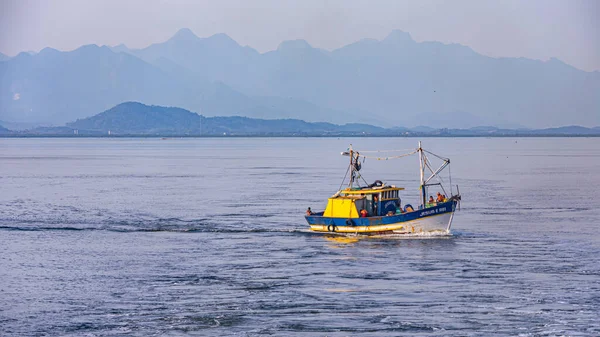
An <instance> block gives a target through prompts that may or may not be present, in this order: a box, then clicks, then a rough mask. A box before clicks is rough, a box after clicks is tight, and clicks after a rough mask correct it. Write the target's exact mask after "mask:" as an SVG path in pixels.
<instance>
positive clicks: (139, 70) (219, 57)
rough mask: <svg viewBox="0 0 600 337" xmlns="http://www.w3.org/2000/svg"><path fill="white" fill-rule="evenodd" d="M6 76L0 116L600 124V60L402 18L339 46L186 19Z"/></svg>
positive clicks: (23, 59)
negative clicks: (492, 41) (173, 114)
mask: <svg viewBox="0 0 600 337" xmlns="http://www.w3.org/2000/svg"><path fill="white" fill-rule="evenodd" d="M126 55H129V56H130V57H129V58H128V57H127V56H126ZM131 57H133V58H134V59H132V58H131ZM58 68H61V71H60V73H59V72H58V71H56V69H58ZM51 74H52V75H54V76H50V75H51ZM0 76H2V79H3V80H2V81H1V82H0V93H1V95H2V96H0V119H3V120H8V121H9V122H45V123H50V122H54V123H57V121H58V122H66V121H68V120H73V119H74V118H80V117H85V116H86V115H87V116H89V115H90V114H91V113H92V112H93V111H99V110H104V109H108V108H109V107H111V106H114V105H115V104H118V103H119V102H123V101H128V100H137V101H143V102H147V103H149V104H158V105H167V106H168V105H172V106H181V107H183V108H186V109H191V110H195V111H202V113H204V114H206V115H246V116H248V117H269V118H273V117H278V116H281V117H285V116H293V117H298V118H301V119H306V120H315V121H316V118H321V119H322V120H323V121H328V122H336V123H340V122H357V123H375V124H378V125H380V126H385V127H389V126H394V125H396V126H397V125H407V124H409V123H407V121H410V124H411V125H426V124H428V123H429V124H430V125H436V126H441V125H439V123H438V121H435V120H432V121H428V119H429V117H430V116H432V115H433V114H438V115H440V116H443V115H444V114H451V113H454V112H456V111H460V112H464V113H465V116H469V115H470V116H473V119H475V120H481V121H491V123H493V124H496V126H503V125H521V126H527V127H538V128H539V127H550V126H559V125H565V124H573V123H574V124H582V125H598V124H600V116H599V115H600V114H594V112H596V111H600V98H598V97H597V96H598V95H597V92H600V72H585V71H581V70H578V69H577V68H575V67H572V66H570V65H568V64H566V63H564V62H562V61H560V60H557V59H550V60H548V61H538V60H531V59H526V58H492V57H488V56H484V55H481V54H478V53H477V52H475V51H473V50H472V49H471V48H470V47H468V46H463V45H460V44H443V43H440V42H435V41H433V42H432V41H425V42H416V41H414V40H413V39H412V37H411V36H410V34H409V33H407V32H403V31H401V30H394V31H392V32H390V34H389V35H388V36H387V37H386V38H384V39H383V40H381V41H379V40H375V39H363V40H359V41H357V42H355V43H352V44H349V45H346V46H343V47H341V48H337V49H334V50H332V51H325V50H322V49H318V48H313V47H312V46H310V44H309V43H308V42H306V41H304V40H293V41H283V42H282V43H281V44H280V46H279V47H278V48H277V49H276V50H273V51H269V52H266V53H262V54H261V53H259V52H257V51H256V50H254V49H252V48H251V47H248V46H245V47H242V46H241V45H239V44H238V43H237V42H236V41H235V40H233V39H231V38H230V37H229V36H227V35H226V34H215V35H212V36H210V37H207V38H200V37H198V36H196V34H194V33H193V32H192V31H191V30H189V29H181V30H180V31H178V32H177V33H176V34H175V35H173V36H172V37H171V38H170V39H168V40H166V41H164V42H161V43H154V44H151V45H150V46H148V47H146V48H142V49H129V48H127V47H126V46H125V45H119V46H115V47H110V48H109V47H107V46H102V47H99V46H95V45H85V46H81V47H80V48H77V49H75V50H73V51H71V52H60V51H56V50H53V49H47V48H46V49H44V50H42V51H41V52H40V53H38V54H36V55H29V54H26V53H25V54H24V53H21V54H19V55H18V56H16V57H14V58H11V59H9V60H7V61H6V62H2V63H0ZM264 97H272V98H273V99H272V100H271V101H272V102H273V104H269V102H265V99H264ZM275 102H278V103H275ZM281 102H287V103H289V104H291V105H290V106H282V105H281V104H280V103H281ZM293 104H295V105H293ZM302 107H303V108H302ZM302 109H308V110H302ZM299 112H301V113H302V115H299ZM36 118H39V119H41V120H39V119H38V120H35V119H36ZM463 121H464V122H465V125H467V124H468V125H471V126H472V125H474V124H473V123H469V122H470V121H469V120H468V117H465V119H463ZM456 123H458V125H456V124H454V125H452V124H451V123H446V125H445V126H446V127H454V126H461V125H460V123H461V120H457V121H456ZM486 123H487V122H486ZM475 124H477V123H475Z"/></svg>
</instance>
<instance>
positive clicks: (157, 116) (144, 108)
mask: <svg viewBox="0 0 600 337" xmlns="http://www.w3.org/2000/svg"><path fill="white" fill-rule="evenodd" d="M201 123H202V117H201V116H200V115H198V114H195V113H193V112H190V111H187V110H184V109H181V108H169V107H162V106H148V105H144V104H141V103H137V102H126V103H121V104H119V105H117V106H115V107H113V108H111V109H109V110H106V111H104V112H102V113H99V114H97V115H95V116H92V117H88V118H85V119H79V120H77V121H75V122H72V123H68V124H67V126H68V127H69V128H72V129H81V130H89V131H102V132H107V131H112V132H114V133H117V134H118V133H124V134H145V133H150V134H151V133H182V134H185V133H189V132H196V131H198V130H200V128H201Z"/></svg>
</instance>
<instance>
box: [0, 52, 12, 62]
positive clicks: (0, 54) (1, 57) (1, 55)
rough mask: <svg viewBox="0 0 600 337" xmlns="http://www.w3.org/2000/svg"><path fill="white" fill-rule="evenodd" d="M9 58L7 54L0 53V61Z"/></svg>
mask: <svg viewBox="0 0 600 337" xmlns="http://www.w3.org/2000/svg"><path fill="white" fill-rule="evenodd" d="M9 58H10V57H8V56H7V55H4V54H2V53H0V62H2V61H6V60H8V59H9Z"/></svg>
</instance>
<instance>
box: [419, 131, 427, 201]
mask: <svg viewBox="0 0 600 337" xmlns="http://www.w3.org/2000/svg"><path fill="white" fill-rule="evenodd" d="M417 151H419V173H420V174H421V201H422V205H423V208H425V200H426V194H427V193H426V192H425V186H424V185H425V177H424V175H425V165H424V163H423V149H422V148H421V141H419V148H418V149H417Z"/></svg>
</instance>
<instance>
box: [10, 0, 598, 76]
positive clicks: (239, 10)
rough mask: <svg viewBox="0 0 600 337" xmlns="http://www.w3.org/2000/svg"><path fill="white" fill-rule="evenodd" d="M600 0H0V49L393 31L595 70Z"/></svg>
mask: <svg viewBox="0 0 600 337" xmlns="http://www.w3.org/2000/svg"><path fill="white" fill-rule="evenodd" d="M599 19H600V1H596V0H589V1H578V0H565V1H555V0H539V1H514V0H509V1H484V0H479V1H424V0H418V1H417V0H415V1H396V0H381V1H354V0H339V1H327V0H322V1H312V0H298V1H286V0H272V1H270V0H260V1H258V0H257V1H249V0H247V1H244V0H237V1H236V0H212V1H201V0H196V1H192V0H188V1H184V0H179V1H177V0H169V1H167V0H121V1H115V0H38V1H31V0H0V52H2V53H4V54H7V55H10V56H13V55H15V54H17V53H18V52H21V51H29V50H32V51H39V50H40V49H42V48H44V47H53V48H56V49H59V50H72V49H75V48H77V47H79V46H80V45H84V44H91V43H95V44H98V45H104V44H106V45H117V44H120V43H125V44H126V45H128V46H129V47H133V48H140V47H145V46H147V45H149V44H151V43H154V42H162V41H164V40H166V39H168V38H169V37H170V36H172V35H173V34H174V33H175V32H176V31H177V30H178V29H180V28H184V27H187V28H190V29H191V30H192V31H194V32H195V33H196V35H198V36H200V37H206V36H210V35H212V34H216V33H226V34H228V35H229V36H231V37H232V38H233V39H234V40H236V41H238V42H239V43H240V44H242V45H249V46H251V47H253V48H255V49H257V50H258V51H260V52H265V51H269V50H273V49H275V48H277V46H278V45H279V43H280V42H281V41H283V40H290V39H305V40H307V41H308V42H309V43H310V44H311V45H313V46H315V47H320V48H324V49H335V48H338V47H341V46H343V45H346V44H348V43H352V42H354V41H357V40H359V39H361V38H366V37H370V38H376V39H382V38H384V37H385V36H386V35H387V34H389V32H390V31H391V30H392V29H401V30H404V31H407V32H409V33H410V34H411V35H412V36H413V38H414V39H415V40H416V41H433V40H435V41H441V42H444V43H461V44H464V45H467V46H470V47H471V48H473V49H474V50H475V51H477V52H479V53H481V54H484V55H488V56H493V57H499V56H511V57H520V56H523V57H528V58H534V59H541V60H546V59H548V58H549V57H558V58H559V59H561V60H563V61H565V62H567V63H569V64H572V65H573V66H575V67H577V68H580V69H584V70H588V71H591V70H600V22H599Z"/></svg>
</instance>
